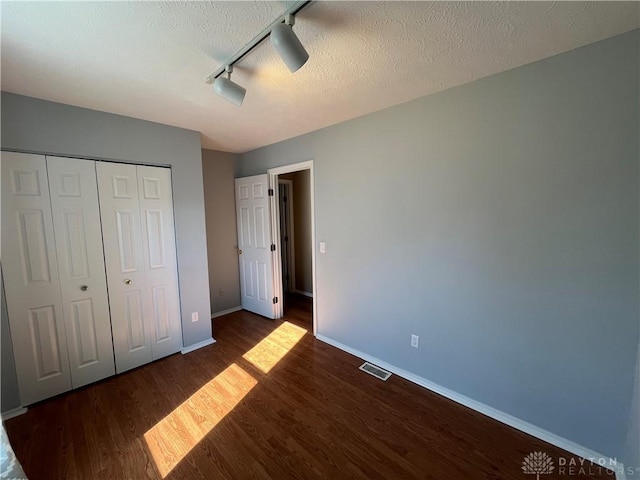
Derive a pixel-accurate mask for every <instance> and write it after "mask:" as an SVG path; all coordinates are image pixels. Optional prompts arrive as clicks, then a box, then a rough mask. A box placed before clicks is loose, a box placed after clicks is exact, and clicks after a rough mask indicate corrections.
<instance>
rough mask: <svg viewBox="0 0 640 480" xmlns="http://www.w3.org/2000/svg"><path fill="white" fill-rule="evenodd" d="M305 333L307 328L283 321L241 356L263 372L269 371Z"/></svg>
mask: <svg viewBox="0 0 640 480" xmlns="http://www.w3.org/2000/svg"><path fill="white" fill-rule="evenodd" d="M306 333H307V330H306V329H304V328H302V327H299V326H297V325H294V324H292V323H289V322H283V323H282V324H281V325H280V326H279V327H278V328H276V329H275V330H274V331H273V332H271V333H270V334H269V335H268V336H266V337H265V338H263V339H262V340H261V341H260V343H258V344H257V345H256V346H255V347H253V348H252V349H251V350H249V351H248V352H247V353H245V354H244V355H243V356H242V358H244V359H245V360H247V361H248V362H250V363H251V364H253V365H254V366H255V367H256V368H258V369H260V370H261V371H263V372H264V373H269V371H270V370H271V369H272V368H273V367H274V366H275V365H276V364H277V363H278V362H279V361H280V360H282V358H283V357H284V356H285V355H286V354H287V353H289V351H290V350H291V349H292V348H293V347H294V346H295V345H296V344H297V343H298V342H299V341H300V339H301V338H302V337H304V335H305V334H306Z"/></svg>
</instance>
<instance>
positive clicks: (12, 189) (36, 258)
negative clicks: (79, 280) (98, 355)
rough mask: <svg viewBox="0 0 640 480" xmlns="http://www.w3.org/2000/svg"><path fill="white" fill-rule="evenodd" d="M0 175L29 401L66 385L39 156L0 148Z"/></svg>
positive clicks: (10, 293) (21, 371)
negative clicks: (10, 151)
mask: <svg viewBox="0 0 640 480" xmlns="http://www.w3.org/2000/svg"><path fill="white" fill-rule="evenodd" d="M1 176H2V223H3V227H4V228H3V229H2V247H3V248H4V249H5V255H4V258H3V259H2V270H3V278H4V282H5V292H6V294H7V309H8V314H9V325H10V328H11V337H12V341H13V345H14V348H13V350H14V356H15V362H16V371H17V376H18V387H19V389H20V400H21V402H22V404H23V405H29V404H31V403H34V402H37V401H39V400H42V399H44V398H47V397H51V396H53V395H57V394H58V393H62V392H64V391H67V390H70V389H71V376H70V373H69V360H68V357H67V340H66V334H65V328H64V320H63V318H64V317H63V313H62V312H63V310H62V302H61V296H60V280H59V277H58V265H57V260H56V248H55V240H54V232H53V222H52V217H51V201H50V198H49V184H48V180H47V167H46V163H45V157H44V156H41V155H27V154H19V153H8V152H2V175H1ZM6 252H11V254H10V255H7V254H6Z"/></svg>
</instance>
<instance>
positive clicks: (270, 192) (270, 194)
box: [269, 188, 273, 197]
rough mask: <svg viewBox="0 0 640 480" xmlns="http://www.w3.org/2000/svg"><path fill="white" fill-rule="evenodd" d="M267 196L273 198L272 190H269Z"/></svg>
mask: <svg viewBox="0 0 640 480" xmlns="http://www.w3.org/2000/svg"><path fill="white" fill-rule="evenodd" d="M269 196H270V197H273V188H270V189H269Z"/></svg>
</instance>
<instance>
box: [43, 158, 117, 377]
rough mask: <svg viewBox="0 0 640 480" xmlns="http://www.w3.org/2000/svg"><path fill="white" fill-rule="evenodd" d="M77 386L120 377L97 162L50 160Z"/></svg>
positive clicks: (64, 304) (71, 361)
mask: <svg viewBox="0 0 640 480" xmlns="http://www.w3.org/2000/svg"><path fill="white" fill-rule="evenodd" d="M47 170H48V174H49V191H50V193H51V210H52V213H53V226H54V231H55V238H56V250H57V254H58V255H57V257H58V270H59V275H60V291H61V294H62V309H63V312H64V322H65V326H66V332H67V345H68V349H69V365H70V367H71V383H72V385H73V388H78V387H81V386H83V385H87V384H89V383H92V382H96V381H98V380H101V379H103V378H105V377H108V376H110V375H114V374H115V364H114V360H113V342H112V339H111V320H110V316H109V300H108V296H107V281H106V276H105V268H104V256H103V250H102V229H101V227H100V208H99V206H98V185H97V182H96V167H95V162H94V161H90V160H79V159H75V158H57V157H47Z"/></svg>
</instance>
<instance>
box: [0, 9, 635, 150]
mask: <svg viewBox="0 0 640 480" xmlns="http://www.w3.org/2000/svg"><path fill="white" fill-rule="evenodd" d="M288 4H290V2H177V1H172V2H126V3H125V2H5V1H3V2H2V4H1V8H2V11H1V15H2V77H1V80H2V89H3V90H5V91H9V92H14V93H19V94H22V95H28V96H32V97H37V98H44V99H47V100H52V101H56V102H62V103H67V104H71V105H78V106H82V107H87V108H91V109H95V110H102V111H106V112H112V113H117V114H121V115H127V116H131V117H136V118H141V119H145V120H151V121H155V122H159V123H164V124H169V125H175V126H179V127H183V128H188V129H192V130H197V131H199V132H201V133H202V143H203V147H205V148H212V149H217V150H225V151H231V152H244V151H248V150H251V149H254V148H257V147H260V146H263V145H268V144H271V143H274V142H277V141H280V140H284V139H287V138H291V137H294V136H297V135H300V134H303V133H306V132H310V131H313V130H317V129H319V128H322V127H325V126H328V125H333V124H335V123H338V122H341V121H344V120H348V119H350V118H354V117H357V116H360V115H363V114H366V113H370V112H373V111H376V110H380V109H383V108H385V107H389V106H392V105H396V104H399V103H402V102H406V101H408V100H411V99H414V98H418V97H421V96H424V95H427V94H429V93H433V92H437V91H440V90H443V89H446V88H449V87H452V86H455V85H460V84H462V83H466V82H469V81H471V80H475V79H477V78H481V77H485V76H487V75H491V74H493V73H497V72H500V71H504V70H507V69H510V68H514V67H517V66H520V65H523V64H526V63H531V62H534V61H536V60H540V59H542V58H545V57H549V56H551V55H555V54H558V53H561V52H564V51H567V50H571V49H574V48H576V47H579V46H582V45H586V44H588V43H592V42H595V41H598V40H602V39H604V38H607V37H611V36H614V35H616V34H619V33H623V32H625V31H629V30H632V29H634V28H638V26H640V15H639V8H640V5H639V4H638V3H636V2H620V3H619V2H316V3H314V4H312V5H311V6H309V7H307V8H306V9H305V10H303V12H301V13H300V15H299V16H298V17H297V19H296V26H295V28H294V30H295V31H296V33H297V34H298V36H299V37H300V39H301V41H302V42H303V44H304V45H305V46H306V48H307V50H308V51H309V54H310V59H309V62H308V63H307V64H306V65H305V66H304V67H303V68H302V69H300V70H299V71H298V72H296V73H295V74H291V73H289V71H288V70H287V68H286V67H285V66H284V64H283V63H282V61H281V60H280V59H279V58H278V57H277V56H276V54H275V53H274V52H273V49H272V48H271V46H270V45H269V42H268V41H266V42H264V43H263V44H262V45H261V46H260V47H258V48H257V49H256V50H254V52H252V53H251V54H250V55H249V56H247V57H245V59H243V60H242V62H240V63H239V64H237V65H236V67H235V73H234V75H233V80H234V81H236V82H237V83H239V84H241V85H243V86H244V87H246V88H247V95H246V98H245V101H244V104H243V106H242V107H240V108H238V107H235V106H233V105H231V104H229V103H227V102H226V101H225V100H223V99H222V98H220V97H218V96H216V95H215V94H214V93H213V89H212V87H211V86H210V85H207V84H206V83H205V82H204V79H205V78H206V77H207V76H208V75H209V74H210V73H211V72H212V71H213V70H215V69H216V68H217V67H218V66H219V65H220V64H221V63H223V62H224V61H225V60H226V59H227V58H228V57H230V56H231V55H232V54H233V53H235V51H236V50H238V49H239V48H240V47H241V46H242V45H244V44H245V43H246V42H248V41H249V40H251V39H252V38H253V37H254V36H255V35H256V34H257V33H258V32H260V31H261V30H262V29H263V28H264V27H265V26H266V25H268V24H269V23H270V22H271V21H273V20H274V19H275V18H277V17H278V16H279V15H280V14H282V13H283V12H284V10H285V9H286V7H287V5H288Z"/></svg>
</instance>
